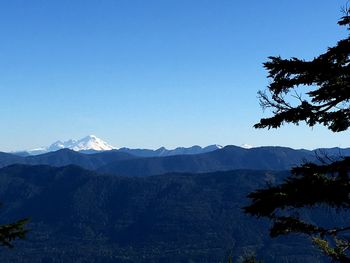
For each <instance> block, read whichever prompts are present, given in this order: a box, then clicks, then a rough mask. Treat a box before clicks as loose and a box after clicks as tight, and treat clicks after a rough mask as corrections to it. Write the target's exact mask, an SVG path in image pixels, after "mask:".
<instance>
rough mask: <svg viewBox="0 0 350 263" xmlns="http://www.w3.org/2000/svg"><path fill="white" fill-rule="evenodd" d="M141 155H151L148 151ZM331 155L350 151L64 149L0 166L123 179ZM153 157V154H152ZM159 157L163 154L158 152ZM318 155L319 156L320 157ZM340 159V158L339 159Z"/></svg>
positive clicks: (269, 166)
mask: <svg viewBox="0 0 350 263" xmlns="http://www.w3.org/2000/svg"><path fill="white" fill-rule="evenodd" d="M139 151H144V152H142V153H138V154H144V155H146V154H149V152H147V150H139ZM318 151H319V152H320V154H321V155H322V154H329V155H330V156H338V157H339V156H341V155H344V156H346V155H347V156H350V150H349V151H345V150H343V151H341V150H340V149H336V148H331V149H320V150H316V151H308V150H294V149H291V148H287V147H271V146H270V147H256V148H251V149H245V148H242V147H238V146H226V147H224V148H221V149H218V150H214V151H209V152H206V153H201V154H180V155H169V156H157V157H140V156H136V155H135V154H131V153H132V151H129V152H127V151H126V152H123V151H122V150H110V151H102V152H101V151H99V152H95V153H90V154H84V153H82V152H76V151H73V150H70V149H61V150H58V151H55V152H49V153H45V154H41V155H34V156H25V157H23V156H16V155H13V154H8V153H0V167H5V166H8V165H11V164H27V165H50V166H55V167H62V166H65V165H77V166H80V167H83V168H85V169H89V170H94V171H98V172H101V173H106V174H113V175H122V176H149V175H158V174H165V173H172V172H182V173H204V172H215V171H228V170H235V169H252V170H275V171H276V170H288V169H290V168H291V167H293V166H297V165H300V164H301V163H303V162H305V161H317V157H318V156H317V154H316V153H315V152H318ZM151 154H154V153H151ZM159 154H160V153H159ZM320 154H318V155H320ZM338 157H337V158H338Z"/></svg>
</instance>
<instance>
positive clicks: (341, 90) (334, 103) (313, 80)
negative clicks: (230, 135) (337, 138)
mask: <svg viewBox="0 0 350 263" xmlns="http://www.w3.org/2000/svg"><path fill="white" fill-rule="evenodd" d="M339 24H340V25H345V26H348V27H349V25H350V22H349V16H348V13H347V14H346V15H345V16H344V17H343V18H342V19H341V20H340V21H339ZM349 56H350V38H349V37H348V38H346V39H343V40H341V41H339V42H338V43H337V45H336V46H335V47H332V48H329V49H328V50H327V52H326V53H324V54H322V55H320V56H318V57H316V58H314V59H313V60H311V61H305V60H303V59H298V58H292V59H282V58H281V57H270V58H269V59H270V61H268V62H266V63H264V66H265V68H266V69H267V70H268V72H269V75H268V77H269V78H271V79H272V80H273V81H272V83H271V84H270V85H269V86H268V91H269V93H270V96H269V95H268V94H267V93H266V92H259V95H260V103H261V105H262V107H264V108H272V111H273V113H274V116H272V117H270V118H266V119H261V120H260V122H259V123H258V124H256V125H255V127H256V128H266V127H267V128H277V127H280V126H281V125H282V124H283V123H293V124H298V123H299V122H300V121H305V122H306V123H307V124H308V125H309V126H314V125H315V124H322V125H325V126H326V127H328V128H329V129H330V130H332V131H334V132H340V131H344V130H346V129H348V128H349V126H350V108H349V106H350V104H349V100H350V64H349ZM315 87H317V88H315ZM298 88H300V89H303V88H308V89H309V91H307V92H305V94H304V97H303V96H302V95H301V94H300V92H299V91H298ZM314 88H315V89H314Z"/></svg>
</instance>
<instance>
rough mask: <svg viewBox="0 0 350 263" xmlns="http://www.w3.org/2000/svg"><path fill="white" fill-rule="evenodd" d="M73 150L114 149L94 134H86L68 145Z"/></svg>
mask: <svg viewBox="0 0 350 263" xmlns="http://www.w3.org/2000/svg"><path fill="white" fill-rule="evenodd" d="M68 148H70V149H72V150H74V151H84V150H95V151H109V150H113V149H115V148H114V147H113V146H112V145H109V144H108V143H106V142H105V141H103V140H101V139H100V138H97V137H96V136H95V135H89V136H86V137H84V138H82V139H80V140H78V141H75V142H74V143H72V145H71V146H70V147H68Z"/></svg>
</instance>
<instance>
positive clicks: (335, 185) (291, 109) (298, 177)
mask: <svg viewBox="0 0 350 263" xmlns="http://www.w3.org/2000/svg"><path fill="white" fill-rule="evenodd" d="M343 11H344V16H343V17H342V18H341V19H340V21H339V22H338V24H339V25H341V26H346V27H347V30H350V8H348V7H346V8H344V10H343ZM264 67H265V68H266V69H267V71H268V73H269V74H268V77H269V78H271V79H272V82H271V84H270V85H269V86H268V88H267V91H265V92H262V91H260V92H259V93H258V94H259V97H260V104H261V106H262V107H263V108H269V109H271V110H272V113H273V116H272V117H270V118H263V119H261V120H260V122H259V123H257V124H255V125H254V127H255V128H268V129H270V128H278V127H280V126H281V125H283V124H285V123H292V124H299V123H300V122H305V123H306V124H307V125H308V126H310V127H312V126H314V125H316V124H321V125H324V126H326V127H327V128H329V129H330V130H331V131H333V132H341V131H345V130H347V129H348V128H349V127H350V36H348V37H347V38H345V39H343V40H340V41H339V42H338V43H337V45H336V46H334V47H331V48H328V50H327V51H326V52H325V53H324V54H321V55H319V56H318V57H316V58H314V59H313V60H311V61H305V60H302V59H298V58H291V59H282V58H281V57H269V61H268V62H266V63H264ZM304 90H306V91H304ZM349 172H350V158H342V159H339V158H338V159H332V158H321V159H320V162H319V163H317V164H316V163H305V164H303V165H302V166H300V167H296V168H293V169H292V171H291V176H289V177H288V178H286V179H285V180H284V181H283V182H282V183H281V184H279V185H275V186H273V185H269V186H267V188H265V189H259V190H256V191H255V192H252V193H250V194H249V195H248V197H249V198H250V199H251V204H250V205H249V206H246V207H244V208H243V209H244V211H245V213H248V214H251V215H253V216H257V217H266V218H269V219H270V220H271V221H272V227H271V229H270V235H271V236H272V237H275V236H279V235H285V234H289V233H303V234H306V235H308V236H310V237H311V239H312V241H313V243H314V244H315V245H316V246H317V247H318V248H320V249H321V250H322V251H323V252H324V253H325V254H326V255H328V256H330V257H331V258H332V259H333V260H335V261H339V262H350V253H349V248H350V222H349V225H345V226H344V225H342V226H339V225H338V226H332V227H329V226H324V225H321V224H320V223H315V222H314V221H312V222H311V220H306V219H305V218H303V216H302V215H301V214H303V212H305V210H306V209H309V211H311V213H312V211H314V209H315V208H319V207H330V208H334V209H336V211H338V212H340V211H344V210H345V211H346V210H347V209H349V208H350V178H349ZM347 211H349V210H347Z"/></svg>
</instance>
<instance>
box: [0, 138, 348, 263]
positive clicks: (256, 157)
mask: <svg viewBox="0 0 350 263" xmlns="http://www.w3.org/2000/svg"><path fill="white" fill-rule="evenodd" d="M90 139H91V140H90ZM97 139H98V138H97V137H96V138H94V137H91V136H90V137H89V136H88V137H86V140H78V141H80V143H77V142H78V141H77V142H76V143H77V144H75V143H73V142H67V143H66V142H64V143H62V144H60V143H56V144H55V145H56V146H55V147H58V148H60V149H59V150H56V151H49V149H51V150H53V149H55V148H53V147H52V148H50V147H48V148H47V152H45V153H43V154H36V155H28V154H26V155H23V154H18V153H17V154H11V153H3V152H0V200H1V202H2V203H3V204H4V205H3V206H2V207H1V209H0V218H1V220H2V222H4V223H6V222H13V221H14V220H16V219H19V218H23V217H28V216H29V217H30V218H31V221H30V224H29V225H28V227H29V228H30V229H31V230H30V232H29V233H28V237H27V239H26V240H24V241H17V242H16V248H15V250H14V251H3V252H2V253H1V254H0V262H4V263H7V262H11V263H12V262H18V263H19V262H106V263H109V262H111V263H112V262H113V263H115V262H117V263H118V262H120V263H131V262H140V263H146V262H154V263H161V262H170V263H173V262H174V263H175V262H183V263H187V262H203V263H209V262H227V258H228V255H232V256H234V258H235V259H237V258H238V257H239V256H240V255H243V254H245V253H246V252H247V251H248V252H249V251H254V252H256V253H257V255H258V257H259V258H261V259H263V260H264V261H265V262H272V263H277V262H297V263H306V262H311V263H324V262H328V261H327V260H326V259H325V258H324V257H323V256H322V255H321V254H320V253H319V251H317V250H316V249H314V248H313V247H312V246H311V245H310V243H309V242H308V241H307V240H306V239H304V238H301V237H300V236H293V235H288V236H286V237H281V238H278V239H271V238H269V235H268V231H267V229H268V226H269V222H267V221H264V220H257V219H255V218H251V217H249V216H247V215H245V214H243V213H242V209H241V207H242V206H244V205H245V204H247V202H248V200H247V198H246V196H247V194H248V193H250V192H251V191H254V190H256V189H258V188H261V187H264V186H266V185H267V184H269V185H271V184H275V183H278V182H281V181H282V180H284V179H285V178H286V176H288V175H289V174H290V172H289V169H290V168H291V167H293V166H296V165H300V164H301V163H304V162H308V161H316V162H319V161H320V159H321V158H322V156H325V158H324V159H325V160H328V159H337V158H340V157H341V156H350V149H349V148H347V149H340V148H327V149H324V148H323V149H317V150H312V151H311V150H305V149H301V150H295V149H291V148H288V147H272V146H267V147H254V148H252V147H237V146H232V145H231V146H225V147H219V146H217V145H214V146H213V147H207V148H201V147H199V148H198V147H196V146H194V147H190V148H181V147H180V148H177V150H176V149H174V150H167V149H165V148H161V149H158V150H147V149H128V148H120V149H109V150H96V148H94V149H92V148H89V147H94V146H92V145H91V144H89V143H90V142H91V141H93V142H98V144H99V145H100V146H101V145H108V144H105V143H104V142H100V141H99V140H97ZM82 142H85V143H86V144H84V143H82ZM73 144H75V145H80V146H79V147H82V148H83V149H85V150H79V149H81V148H79V149H78V148H74V147H76V146H73ZM62 145H63V146H64V147H61V146H62ZM67 145H70V147H72V149H69V148H68V147H66V146H67ZM86 145H89V146H88V147H87V146H86ZM337 212H338V211H330V210H321V211H318V212H317V213H316V214H311V213H310V214H309V213H307V211H305V214H301V216H305V217H306V218H311V219H312V220H314V221H315V222H316V221H317V220H319V222H320V225H322V224H324V225H329V224H336V225H346V223H347V221H348V218H349V216H350V215H349V214H346V213H345V215H342V216H339V215H338V214H337ZM315 215H317V216H315Z"/></svg>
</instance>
